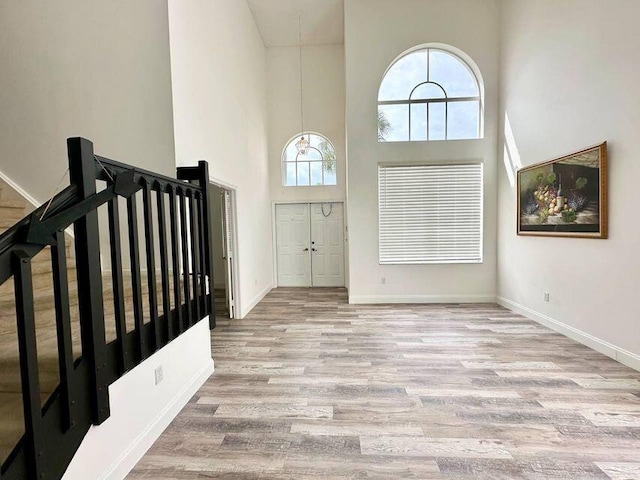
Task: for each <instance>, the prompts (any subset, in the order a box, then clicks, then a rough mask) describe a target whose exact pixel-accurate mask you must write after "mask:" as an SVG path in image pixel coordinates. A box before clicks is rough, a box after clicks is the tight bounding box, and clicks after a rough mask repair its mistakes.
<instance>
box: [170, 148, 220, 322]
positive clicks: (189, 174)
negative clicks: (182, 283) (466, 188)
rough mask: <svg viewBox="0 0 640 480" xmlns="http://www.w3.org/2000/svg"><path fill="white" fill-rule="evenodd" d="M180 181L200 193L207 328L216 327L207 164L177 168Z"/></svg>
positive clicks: (202, 162)
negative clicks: (207, 312)
mask: <svg viewBox="0 0 640 480" xmlns="http://www.w3.org/2000/svg"><path fill="white" fill-rule="evenodd" d="M176 176H177V177H178V178H179V179H180V180H186V181H188V182H190V183H197V184H198V186H199V187H200V189H201V191H202V217H203V218H202V222H204V223H203V225H200V226H199V228H198V231H199V232H200V235H202V236H203V237H204V238H203V244H204V252H203V254H204V259H205V269H206V272H205V274H206V275H207V277H208V279H209V297H208V299H207V302H208V303H207V307H208V309H209V327H210V328H212V329H213V328H215V326H216V309H215V296H214V290H213V285H214V282H213V223H211V195H212V193H211V183H210V182H209V164H208V163H207V162H206V161H205V160H200V161H199V162H198V166H197V167H179V168H178V170H177V175H176Z"/></svg>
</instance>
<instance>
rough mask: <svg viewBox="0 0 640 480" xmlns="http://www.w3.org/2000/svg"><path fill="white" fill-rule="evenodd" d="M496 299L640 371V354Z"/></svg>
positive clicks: (525, 308) (498, 298)
mask: <svg viewBox="0 0 640 480" xmlns="http://www.w3.org/2000/svg"><path fill="white" fill-rule="evenodd" d="M496 301H497V302H498V304H499V305H502V306H503V307H505V308H508V309H509V310H512V311H513V312H516V313H519V314H520V315H523V316H525V317H527V318H529V319H531V320H533V321H534V322H537V323H540V324H541V325H544V326H545V327H548V328H550V329H551V330H554V331H556V332H558V333H561V334H562V335H564V336H566V337H569V338H571V339H572V340H575V341H576V342H578V343H581V344H582V345H585V346H587V347H589V348H592V349H593V350H595V351H597V352H600V353H602V354H604V355H606V356H607V357H610V358H612V359H614V360H616V361H618V362H620V363H622V364H624V365H626V366H628V367H631V368H633V369H634V370H638V371H640V356H638V355H636V354H635V353H632V352H629V351H628V350H625V349H623V348H620V347H617V346H616V345H613V344H611V343H609V342H607V341H605V340H602V339H600V338H598V337H594V336H593V335H591V334H589V333H586V332H583V331H582V330H579V329H577V328H575V327H572V326H570V325H567V324H566V323H562V322H560V321H558V320H556V319H554V318H551V317H549V316H548V315H545V314H543V313H540V312H536V311H535V310H533V309H531V308H529V307H525V306H524V305H521V304H519V303H517V302H514V301H512V300H509V299H507V298H504V297H497V299H496Z"/></svg>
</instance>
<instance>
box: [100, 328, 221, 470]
mask: <svg viewBox="0 0 640 480" xmlns="http://www.w3.org/2000/svg"><path fill="white" fill-rule="evenodd" d="M208 321H209V320H208V319H207V322H208ZM213 370H214V367H213V359H212V360H211V363H210V364H208V365H205V366H204V367H202V368H201V369H200V371H199V372H198V373H196V374H195V375H194V376H193V377H192V378H191V380H190V381H189V383H188V384H187V385H186V386H185V387H184V388H183V389H182V390H181V391H180V392H178V394H177V395H176V396H175V397H174V398H173V399H172V400H171V401H170V402H169V403H168V404H167V406H166V407H165V408H164V410H162V412H160V413H159V414H158V416H157V417H156V418H155V419H153V421H152V422H151V423H149V424H148V425H147V427H146V428H145V429H144V430H143V431H142V432H140V435H138V436H137V437H136V439H135V440H134V441H133V442H131V444H130V445H129V447H128V448H127V449H126V450H125V452H124V453H123V454H122V455H121V456H120V457H119V458H118V459H117V460H116V461H115V462H113V463H112V464H111V466H109V468H107V470H106V471H105V472H104V473H103V474H102V475H100V477H98V480H116V479H117V480H120V479H123V478H125V477H126V476H127V474H128V473H129V472H130V471H131V470H133V467H135V466H136V464H137V463H138V462H139V461H140V459H141V458H142V457H143V456H144V454H145V453H147V450H149V448H151V446H152V445H153V444H154V442H155V441H156V440H157V439H158V437H160V435H161V434H162V432H164V430H165V429H166V428H167V427H168V426H169V424H170V423H171V422H172V421H173V419H174V418H175V417H176V416H177V415H178V413H180V411H181V410H182V409H183V408H184V406H185V405H186V404H187V403H188V402H189V400H190V399H191V397H193V395H195V393H196V392H197V391H198V390H199V389H200V387H201V386H202V385H203V384H204V382H206V381H207V379H208V378H209V377H210V376H211V374H213Z"/></svg>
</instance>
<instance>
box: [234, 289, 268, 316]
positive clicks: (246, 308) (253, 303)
mask: <svg viewBox="0 0 640 480" xmlns="http://www.w3.org/2000/svg"><path fill="white" fill-rule="evenodd" d="M273 288H274V287H273V285H269V286H268V287H267V288H265V289H264V290H262V291H261V292H260V293H258V294H257V295H256V296H255V297H253V299H252V300H251V301H250V302H249V303H248V304H247V305H242V306H241V308H240V309H239V312H238V315H236V318H239V319H243V318H244V317H246V316H247V315H248V314H249V312H250V311H251V310H253V308H254V307H255V306H256V305H257V304H258V303H260V301H261V300H262V299H263V298H264V297H266V296H267V294H268V293H269V292H270V291H271V290H273Z"/></svg>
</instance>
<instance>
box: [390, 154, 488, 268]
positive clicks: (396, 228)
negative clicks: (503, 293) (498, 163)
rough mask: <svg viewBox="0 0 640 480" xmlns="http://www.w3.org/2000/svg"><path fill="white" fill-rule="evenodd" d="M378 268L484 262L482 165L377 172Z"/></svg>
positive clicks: (435, 166) (419, 167)
mask: <svg viewBox="0 0 640 480" xmlns="http://www.w3.org/2000/svg"><path fill="white" fill-rule="evenodd" d="M378 201H379V245H380V264H424V263H480V262H482V164H480V163H474V164H458V165H415V166H382V165H380V166H379V167H378Z"/></svg>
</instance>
